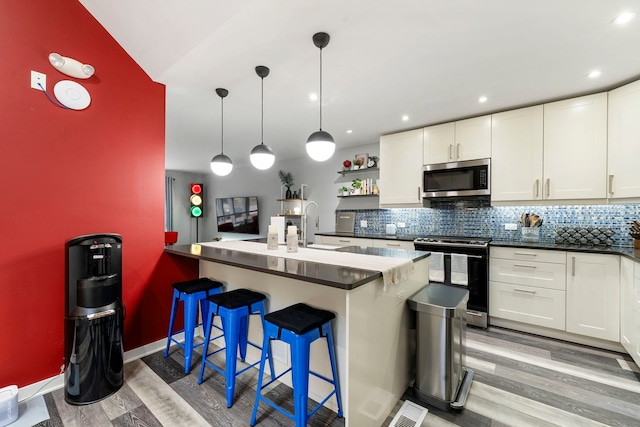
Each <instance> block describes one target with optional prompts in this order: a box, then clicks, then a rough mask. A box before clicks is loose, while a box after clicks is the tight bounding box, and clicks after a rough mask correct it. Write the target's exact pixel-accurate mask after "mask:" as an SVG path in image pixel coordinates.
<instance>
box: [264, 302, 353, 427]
mask: <svg viewBox="0 0 640 427" xmlns="http://www.w3.org/2000/svg"><path fill="white" fill-rule="evenodd" d="M335 317H336V316H335V314H333V313H332V312H330V311H326V310H320V309H317V308H314V307H311V306H308V305H306V304H302V303H300V304H294V305H292V306H289V307H287V308H284V309H282V310H279V311H275V312H273V313H269V314H267V315H266V316H264V325H265V331H264V343H263V345H262V358H261V359H260V374H259V375H258V386H257V387H256V388H257V390H256V401H255V404H254V406H253V415H252V416H251V425H252V426H253V425H255V423H256V415H257V414H258V405H259V404H260V401H263V402H265V403H266V404H268V405H269V406H271V407H273V408H274V409H276V410H278V411H280V412H282V413H283V414H284V415H286V416H287V417H289V418H291V419H292V420H294V421H295V423H296V427H305V426H306V425H307V420H308V419H309V418H311V416H313V414H315V413H316V411H318V409H320V408H321V407H322V405H323V404H324V403H325V402H326V401H327V400H329V398H330V397H331V396H333V395H334V394H335V396H336V400H337V402H338V417H342V400H341V398H340V385H339V383H338V372H337V368H336V355H335V350H334V346H333V333H332V332H331V320H332V319H334V318H335ZM322 337H325V338H326V339H327V347H328V349H329V359H330V361H331V372H332V374H333V379H329V378H326V377H324V376H322V375H320V374H318V373H316V372H313V371H311V370H309V354H310V348H311V343H312V342H313V341H315V340H317V339H318V338H322ZM271 340H282V341H284V342H286V343H289V345H290V347H291V368H289V369H287V370H286V371H284V372H283V373H281V374H280V375H278V376H275V377H274V373H273V369H272V371H271V378H272V379H271V381H269V382H268V383H267V384H264V385H262V377H263V374H264V364H265V359H266V357H267V355H268V353H269V351H270V345H269V343H270V341H271ZM289 371H291V375H292V377H293V407H294V413H293V414H290V413H289V412H287V411H285V410H284V409H282V408H280V407H279V406H277V405H276V404H275V403H273V402H271V401H270V400H268V399H267V398H265V397H264V396H263V395H262V393H261V391H262V390H263V389H264V388H265V387H267V386H268V385H269V384H271V383H272V382H274V381H275V380H277V379H278V378H280V377H282V376H283V375H284V374H286V373H287V372H289ZM309 374H312V375H315V376H316V377H318V378H320V379H322V380H325V381H327V382H328V383H330V384H333V391H332V392H331V393H329V394H328V395H327V397H325V398H324V400H323V401H322V402H320V403H319V404H318V406H316V407H315V408H314V409H313V410H312V411H311V412H310V413H307V400H308V398H309Z"/></svg>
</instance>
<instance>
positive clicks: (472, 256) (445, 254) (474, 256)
mask: <svg viewBox="0 0 640 427" xmlns="http://www.w3.org/2000/svg"><path fill="white" fill-rule="evenodd" d="M415 249H416V250H417V251H428V252H436V253H441V254H442V255H444V256H451V255H454V254H453V253H447V252H438V251H432V250H431V249H418V248H415ZM455 255H463V254H455ZM467 258H476V259H484V258H486V256H482V255H467Z"/></svg>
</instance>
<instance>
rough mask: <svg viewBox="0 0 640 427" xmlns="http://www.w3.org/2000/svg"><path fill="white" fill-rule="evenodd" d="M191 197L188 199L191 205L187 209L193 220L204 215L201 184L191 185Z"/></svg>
mask: <svg viewBox="0 0 640 427" xmlns="http://www.w3.org/2000/svg"><path fill="white" fill-rule="evenodd" d="M190 187H191V196H190V197H189V202H190V203H191V207H190V208H189V212H190V213H191V216H192V217H193V218H201V217H202V216H203V215H204V195H203V191H202V189H203V187H202V184H195V183H192V184H191V186H190Z"/></svg>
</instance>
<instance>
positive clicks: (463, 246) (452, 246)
mask: <svg viewBox="0 0 640 427" xmlns="http://www.w3.org/2000/svg"><path fill="white" fill-rule="evenodd" d="M415 243H417V244H418V245H422V246H448V247H450V248H486V247H487V246H489V244H488V243H483V244H481V245H468V244H466V243H446V242H415Z"/></svg>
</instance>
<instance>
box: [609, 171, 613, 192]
mask: <svg viewBox="0 0 640 427" xmlns="http://www.w3.org/2000/svg"><path fill="white" fill-rule="evenodd" d="M609 194H613V174H612V175H609Z"/></svg>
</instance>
